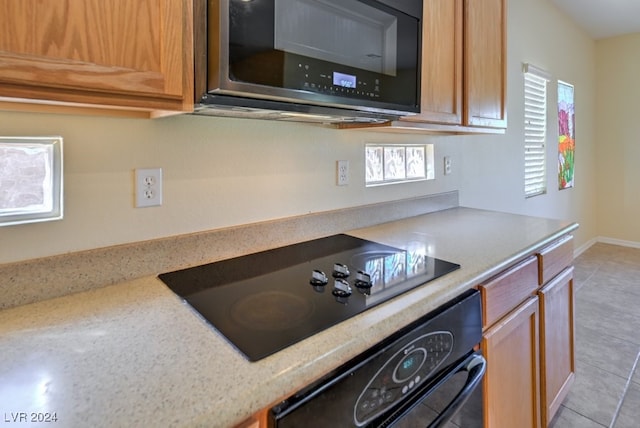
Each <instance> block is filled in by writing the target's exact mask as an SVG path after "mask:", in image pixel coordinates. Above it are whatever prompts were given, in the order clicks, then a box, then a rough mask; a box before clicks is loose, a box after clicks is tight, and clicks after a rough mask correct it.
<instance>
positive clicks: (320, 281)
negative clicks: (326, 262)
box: [309, 269, 329, 286]
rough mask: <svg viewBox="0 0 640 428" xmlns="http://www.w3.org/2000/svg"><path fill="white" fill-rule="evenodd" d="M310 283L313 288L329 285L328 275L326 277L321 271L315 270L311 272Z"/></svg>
mask: <svg viewBox="0 0 640 428" xmlns="http://www.w3.org/2000/svg"><path fill="white" fill-rule="evenodd" d="M309 283H310V284H311V285H313V286H318V285H327V284H328V283H329V278H327V275H325V273H324V272H322V271H321V270H317V269H314V270H313V271H312V272H311V279H310V280H309Z"/></svg>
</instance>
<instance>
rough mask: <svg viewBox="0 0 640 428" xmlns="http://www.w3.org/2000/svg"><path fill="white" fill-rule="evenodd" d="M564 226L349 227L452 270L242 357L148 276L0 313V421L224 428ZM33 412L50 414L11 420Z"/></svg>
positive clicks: (474, 213) (531, 221)
mask: <svg viewBox="0 0 640 428" xmlns="http://www.w3.org/2000/svg"><path fill="white" fill-rule="evenodd" d="M575 228H577V224H575V223H572V222H567V221H559V220H550V219H542V218H533V217H526V216H519V215H513V214H504V213H498V212H491V211H483V210H475V209H468V208H453V209H449V210H444V211H439V212H436V213H431V214H426V215H422V216H418V217H413V218H409V219H406V220H400V221H394V222H391V223H386V224H383V225H379V226H373V227H368V228H364V229H357V230H352V231H349V232H347V233H350V234H352V235H354V236H359V237H362V238H367V239H371V240H374V241H378V242H381V243H384V244H388V245H392V246H396V247H400V248H406V249H408V248H410V247H411V248H416V247H418V248H423V249H424V250H425V251H426V253H427V255H429V256H433V257H438V258H441V259H445V260H448V261H452V262H456V263H459V264H461V265H462V267H461V269H459V270H457V271H455V272H452V273H450V274H448V275H445V276H444V277H442V278H440V279H437V280H435V281H433V282H430V283H427V284H425V285H424V286H421V287H418V288H416V289H414V290H412V291H410V292H407V293H405V294H403V295H401V296H398V297H396V298H394V299H392V300H391V301H389V302H386V303H383V304H381V305H380V306H377V307H376V308H373V309H371V310H369V311H366V312H365V313H363V314H360V315H357V316H356V317H354V318H352V319H350V320H348V321H345V322H343V323H341V324H339V325H337V326H334V327H332V328H330V329H328V330H325V331H323V332H321V333H319V334H316V335H314V336H313V337H311V338H308V339H305V340H303V341H302V342H299V343H297V344H295V345H293V346H291V347H289V348H287V349H285V350H283V351H280V352H278V353H276V354H274V355H271V356H269V357H267V358H265V359H263V360H260V361H258V362H253V363H251V362H248V361H247V360H245V359H244V358H243V357H242V356H241V354H240V353H239V352H237V351H236V350H235V349H234V348H233V347H232V346H230V345H229V344H228V343H227V342H226V340H225V339H224V338H223V337H222V336H221V335H220V334H218V333H217V331H215V330H214V329H213V328H211V327H210V326H209V325H208V324H207V323H205V322H204V321H203V320H202V319H201V318H200V317H199V316H197V315H196V313H195V312H194V311H193V310H192V309H191V308H190V307H189V306H187V305H186V304H184V303H182V302H181V301H180V299H179V298H178V297H177V296H175V295H174V294H173V293H172V292H171V291H170V290H169V289H168V288H167V287H166V286H165V285H164V284H163V283H162V282H161V281H160V280H158V279H157V278H156V277H153V276H150V277H145V278H141V279H137V280H132V281H127V282H125V283H122V284H117V285H112V286H108V287H104V288H99V289H95V290H91V291H87V292H82V293H78V294H74V295H69V296H66V297H60V298H55V299H51V300H46V301H43V302H37V303H32V304H28V305H23V306H18V307H15V308H11V309H7V310H4V311H0V350H1V352H0V418H1V419H0V426H5V425H6V426H14V425H17V426H39V427H41V426H51V427H58V426H59V427H87V426H92V427H101V426H105V427H114V426H117V427H120V426H127V427H147V426H156V427H163V426H176V427H192V426H203V427H204V426H207V427H223V428H224V427H231V426H234V425H235V424H237V423H239V422H242V421H243V420H244V419H246V418H247V417H249V416H250V415H251V414H253V413H254V412H256V411H258V410H260V409H262V408H264V407H266V406H270V405H272V404H273V403H274V402H275V401H277V400H279V399H282V398H284V397H285V396H286V395H288V394H290V393H293V392H295V391H296V390H298V389H300V388H301V387H303V386H305V385H307V384H309V383H311V382H312V381H314V380H316V379H318V378H319V377H321V376H322V375H324V374H325V373H328V372H329V371H331V370H332V369H334V368H336V367H338V366H339V365H340V364H342V363H344V362H346V361H348V360H350V359H351V358H353V357H355V356H356V355H358V354H359V353H361V352H362V351H364V350H366V349H367V348H369V347H371V346H372V345H374V344H375V343H377V342H379V341H380V340H381V339H383V338H384V337H386V336H388V335H390V334H392V333H393V332H395V331H397V330H398V329H400V328H401V327H403V326H405V325H407V324H408V323H410V322H411V321H414V320H415V319H417V318H419V317H420V316H422V315H424V314H425V313H427V312H429V311H430V310H432V309H435V308H437V307H438V306H440V305H441V304H443V303H445V302H446V301H448V300H449V299H451V298H453V297H455V296H456V295H458V294H459V293H461V292H463V291H465V290H466V289H468V288H470V287H472V286H474V285H476V284H478V283H479V282H481V281H483V280H485V279H487V278H489V277H490V276H492V275H494V274H496V273H498V272H499V271H501V270H503V269H504V268H506V267H508V266H510V265H511V264H513V263H514V262H516V261H518V260H519V259H521V258H523V257H525V256H527V255H529V254H532V253H534V252H535V250H536V249H539V248H540V247H541V246H544V245H545V244H547V243H549V242H551V241H553V240H555V239H556V238H558V237H559V236H561V235H563V234H565V233H568V232H571V231H572V230H574V229H575ZM37 413H41V414H43V413H55V416H56V418H57V422H55V423H34V424H29V423H20V422H16V423H13V422H12V420H13V419H14V418H17V419H18V420H19V419H20V418H22V417H23V414H25V415H24V416H26V417H27V419H28V420H31V417H32V415H33V416H37ZM3 424H4V425H3Z"/></svg>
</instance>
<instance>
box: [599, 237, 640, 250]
mask: <svg viewBox="0 0 640 428" xmlns="http://www.w3.org/2000/svg"><path fill="white" fill-rule="evenodd" d="M598 242H602V243H603V244H612V245H620V246H621V247H631V248H640V242H635V241H625V240H622V239H614V238H607V237H606V236H599V237H598Z"/></svg>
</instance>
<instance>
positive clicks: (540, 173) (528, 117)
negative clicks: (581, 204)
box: [524, 64, 549, 197]
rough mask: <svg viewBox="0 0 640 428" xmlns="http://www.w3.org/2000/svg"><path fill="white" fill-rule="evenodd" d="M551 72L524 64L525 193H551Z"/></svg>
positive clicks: (529, 195)
mask: <svg viewBox="0 0 640 428" xmlns="http://www.w3.org/2000/svg"><path fill="white" fill-rule="evenodd" d="M548 80H549V76H548V74H547V73H546V72H545V71H543V70H540V69H538V68H535V67H533V66H531V65H529V64H525V65H524V194H525V196H526V197H531V196H536V195H541V194H544V193H546V192H547V178H546V152H545V150H546V149H545V147H546V138H547V81H548Z"/></svg>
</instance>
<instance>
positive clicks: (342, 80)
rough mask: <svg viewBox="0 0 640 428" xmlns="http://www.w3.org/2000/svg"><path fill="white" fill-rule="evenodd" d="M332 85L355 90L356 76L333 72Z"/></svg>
mask: <svg viewBox="0 0 640 428" xmlns="http://www.w3.org/2000/svg"><path fill="white" fill-rule="evenodd" d="M333 84H334V85H336V86H342V87H343V88H355V87H356V76H352V75H351V74H344V73H338V72H337V71H334V72H333Z"/></svg>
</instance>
